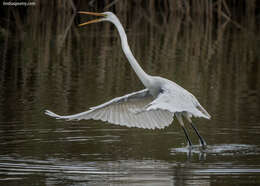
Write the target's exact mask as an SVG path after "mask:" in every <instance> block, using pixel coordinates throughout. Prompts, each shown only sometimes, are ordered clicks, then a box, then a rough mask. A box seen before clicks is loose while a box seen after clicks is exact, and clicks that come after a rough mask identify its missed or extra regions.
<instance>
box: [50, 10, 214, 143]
mask: <svg viewBox="0 0 260 186" xmlns="http://www.w3.org/2000/svg"><path fill="white" fill-rule="evenodd" d="M79 14H87V15H94V16H98V17H100V18H99V19H95V20H91V21H88V22H86V23H82V24H80V25H79V26H84V25H88V24H91V23H97V22H101V21H109V22H111V23H113V24H114V25H115V26H116V28H117V30H118V32H119V35H120V38H121V44H122V49H123V51H124V53H125V55H126V57H127V59H128V61H129V63H130V65H131V66H132V68H133V70H134V71H135V73H136V75H137V76H138V78H139V79H140V80H141V82H142V83H143V85H144V86H145V89H143V90H141V91H137V92H133V93H131V94H127V95H125V96H122V97H117V98H114V99H112V100H110V101H108V102H106V103H104V104H101V105H98V106H96V107H92V108H90V109H89V110H88V111H85V112H82V113H78V114H74V115H68V116H60V115H57V114H55V113H53V112H51V111H48V110H46V112H45V113H46V114H47V115H49V116H52V117H55V118H57V119H66V120H82V119H94V120H102V121H107V122H109V123H113V124H117V125H122V126H127V127H138V128H145V129H155V128H159V129H162V128H164V127H166V126H169V125H170V124H171V123H172V121H173V117H174V115H175V116H176V118H177V120H178V121H179V123H180V125H181V127H182V129H183V131H184V134H185V136H186V138H187V141H188V146H189V147H191V146H192V143H191V140H190V138H189V136H188V133H187V131H186V129H185V127H184V122H183V120H182V117H184V118H186V119H187V120H188V122H189V123H190V124H191V126H192V128H193V129H194V130H195V132H196V134H197V135H198V137H199V140H200V144H201V145H202V146H203V147H205V146H206V142H205V140H204V139H203V138H202V137H201V135H200V134H199V132H198V130H197V129H196V127H195V126H194V124H193V123H192V121H191V117H192V116H194V117H204V118H207V119H210V117H211V116H210V115H209V114H208V112H207V111H206V110H205V109H204V108H203V107H202V106H201V105H200V103H199V102H198V100H197V99H196V98H195V96H193V95H192V94H191V93H190V92H188V91H187V90H185V89H184V88H182V87H181V86H179V85H177V84H176V83H174V82H172V81H170V80H168V79H165V78H162V77H158V76H151V75H148V74H147V73H146V72H144V70H143V69H142V68H141V66H140V65H139V64H138V63H137V61H136V59H135V57H134V56H133V54H132V52H131V50H130V48H129V46H128V42H127V37H126V33H125V30H124V28H123V26H122V25H121V23H120V21H119V19H118V18H117V16H116V15H115V14H113V13H112V12H104V13H93V12H83V11H80V12H79Z"/></svg>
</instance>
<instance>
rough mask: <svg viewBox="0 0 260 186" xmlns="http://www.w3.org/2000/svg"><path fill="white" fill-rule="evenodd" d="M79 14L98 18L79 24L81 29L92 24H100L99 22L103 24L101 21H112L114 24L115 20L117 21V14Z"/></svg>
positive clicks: (80, 12)
mask: <svg viewBox="0 0 260 186" xmlns="http://www.w3.org/2000/svg"><path fill="white" fill-rule="evenodd" d="M78 13H79V14H86V15H93V16H97V17H98V18H97V19H94V20H91V21H87V22H85V23H81V24H79V26H80V27H81V26H85V25H88V24H91V23H98V22H101V21H111V22H113V20H115V19H117V17H116V16H115V14H113V13H112V12H103V13H95V12H84V11H79V12H78Z"/></svg>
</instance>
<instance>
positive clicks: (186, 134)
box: [182, 126, 192, 147]
mask: <svg viewBox="0 0 260 186" xmlns="http://www.w3.org/2000/svg"><path fill="white" fill-rule="evenodd" d="M182 129H183V131H184V134H185V136H186V139H187V141H188V145H189V147H192V143H191V140H190V138H189V136H188V133H187V131H186V129H185V128H184V126H182Z"/></svg>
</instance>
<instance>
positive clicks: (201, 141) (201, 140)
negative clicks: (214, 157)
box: [190, 122, 207, 147]
mask: <svg viewBox="0 0 260 186" xmlns="http://www.w3.org/2000/svg"><path fill="white" fill-rule="evenodd" d="M190 124H191V126H192V128H193V129H194V130H195V132H196V134H197V135H198V137H199V139H200V143H201V145H202V147H206V145H207V144H206V142H205V140H204V139H203V138H202V136H201V135H200V133H199V131H198V130H197V128H196V127H195V126H194V124H193V123H192V122H191V123H190Z"/></svg>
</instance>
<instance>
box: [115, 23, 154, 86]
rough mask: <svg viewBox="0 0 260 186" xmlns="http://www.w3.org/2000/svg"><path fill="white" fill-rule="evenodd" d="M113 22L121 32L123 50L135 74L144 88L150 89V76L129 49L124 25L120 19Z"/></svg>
mask: <svg viewBox="0 0 260 186" xmlns="http://www.w3.org/2000/svg"><path fill="white" fill-rule="evenodd" d="M111 22H112V23H113V24H114V25H115V26H116V28H117V30H118V32H119V35H120V38H121V44H122V49H123V51H124V53H125V55H126V57H127V59H128V61H129V63H130V65H131V66H132V68H133V69H134V71H135V73H136V74H137V76H138V78H139V79H140V80H141V81H142V83H143V84H144V86H145V87H149V75H148V74H147V73H145V71H144V70H143V69H142V68H141V66H140V65H139V64H138V62H137V60H136V59H135V57H134V56H133V54H132V52H131V50H130V48H129V45H128V42H127V36H126V33H125V30H124V28H123V26H122V24H121V23H120V21H119V20H118V19H115V20H113V21H111Z"/></svg>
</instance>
